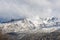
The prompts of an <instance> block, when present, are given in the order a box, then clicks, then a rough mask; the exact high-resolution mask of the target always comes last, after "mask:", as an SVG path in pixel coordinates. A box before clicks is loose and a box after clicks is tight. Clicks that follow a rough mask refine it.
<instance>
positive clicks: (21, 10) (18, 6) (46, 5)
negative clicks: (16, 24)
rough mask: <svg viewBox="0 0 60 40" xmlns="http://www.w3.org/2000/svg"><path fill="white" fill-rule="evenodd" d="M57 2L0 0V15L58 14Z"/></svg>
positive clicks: (58, 1) (58, 0)
mask: <svg viewBox="0 0 60 40" xmlns="http://www.w3.org/2000/svg"><path fill="white" fill-rule="evenodd" d="M59 3H60V0H0V17H7V18H9V17H11V18H19V17H32V16H36V15H39V16H40V17H47V16H57V15H58V16H59V13H60V11H59V10H60V4H59ZM57 13H58V14H57ZM56 14H57V15H56Z"/></svg>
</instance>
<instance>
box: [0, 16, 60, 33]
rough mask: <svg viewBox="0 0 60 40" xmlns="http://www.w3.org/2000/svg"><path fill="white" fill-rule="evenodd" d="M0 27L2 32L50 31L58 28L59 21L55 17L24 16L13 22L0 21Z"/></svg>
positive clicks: (59, 27)
mask: <svg viewBox="0 0 60 40" xmlns="http://www.w3.org/2000/svg"><path fill="white" fill-rule="evenodd" d="M0 29H1V30H2V33H10V32H24V33H26V32H28V33H33V32H37V31H39V32H45V33H47V32H48V33H50V32H53V31H55V30H59V29H60V22H59V21H58V19H57V18H56V17H50V18H44V19H43V18H40V17H39V16H37V17H32V18H24V19H22V20H17V21H16V20H15V21H14V22H8V23H1V24H0Z"/></svg>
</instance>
